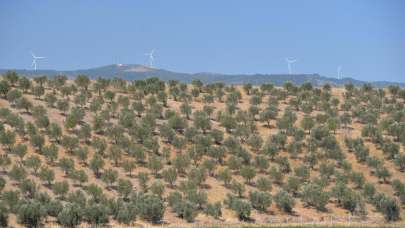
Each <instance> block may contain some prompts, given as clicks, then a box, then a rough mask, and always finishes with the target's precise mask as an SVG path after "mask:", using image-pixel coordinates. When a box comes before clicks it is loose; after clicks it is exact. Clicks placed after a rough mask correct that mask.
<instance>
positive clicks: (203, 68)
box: [0, 0, 405, 82]
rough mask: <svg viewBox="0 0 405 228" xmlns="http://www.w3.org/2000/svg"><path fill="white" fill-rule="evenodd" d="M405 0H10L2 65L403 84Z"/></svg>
mask: <svg viewBox="0 0 405 228" xmlns="http://www.w3.org/2000/svg"><path fill="white" fill-rule="evenodd" d="M404 12H405V1H402V0H389V1H383V0H356V1H353V0H329V1H325V0H305V1H302V0H295V1H294V0H283V1H282V0H280V1H273V0H262V1H261V0H252V1H243V0H240V1H239V0H233V1H231V0H223V1H218V0H204V1H189V0H170V1H168V0H161V1H157V0H137V1H130V0H116V1H112V0H109V1H107V0H86V1H78V0H59V1H54V0H49V1H45V0H38V1H32V0H18V1H12V0H4V1H0V68H13V69H29V68H31V62H32V57H31V54H30V52H31V51H32V52H34V53H35V54H36V55H37V56H45V57H47V59H45V60H42V61H40V62H39V65H38V67H39V69H56V70H74V69H87V68H93V67H98V66H103V65H107V64H113V63H122V64H144V65H147V64H148V57H147V56H145V53H146V52H149V51H150V50H151V49H155V50H156V51H155V66H156V67H157V68H163V69H166V70H171V71H176V72H188V73H196V72H216V73H227V74H232V73H244V74H251V73H287V72H288V70H287V64H286V61H285V58H286V57H289V58H296V59H297V62H296V63H294V64H293V66H292V70H293V73H319V74H321V75H325V76H330V77H336V76H337V68H338V66H339V65H341V66H342V75H343V76H346V77H353V78H356V79H360V80H367V81H376V80H387V81H398V82H405V13H404Z"/></svg>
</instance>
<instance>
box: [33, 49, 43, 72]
mask: <svg viewBox="0 0 405 228" xmlns="http://www.w3.org/2000/svg"><path fill="white" fill-rule="evenodd" d="M31 55H32V64H31V67H34V70H35V71H36V70H37V60H38V59H46V57H41V56H36V55H35V54H34V53H33V52H31Z"/></svg>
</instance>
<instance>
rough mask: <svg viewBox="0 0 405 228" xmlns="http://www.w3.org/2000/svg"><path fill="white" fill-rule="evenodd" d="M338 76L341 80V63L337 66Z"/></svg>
mask: <svg viewBox="0 0 405 228" xmlns="http://www.w3.org/2000/svg"><path fill="white" fill-rule="evenodd" d="M337 77H338V79H339V80H340V79H342V66H340V65H339V66H338V68H337Z"/></svg>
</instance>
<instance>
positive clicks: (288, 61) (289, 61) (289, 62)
mask: <svg viewBox="0 0 405 228" xmlns="http://www.w3.org/2000/svg"><path fill="white" fill-rule="evenodd" d="M285 61H286V62H287V66H288V74H292V70H291V64H293V63H295V62H297V60H296V59H290V58H285Z"/></svg>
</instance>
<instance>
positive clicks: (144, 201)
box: [0, 72, 405, 227]
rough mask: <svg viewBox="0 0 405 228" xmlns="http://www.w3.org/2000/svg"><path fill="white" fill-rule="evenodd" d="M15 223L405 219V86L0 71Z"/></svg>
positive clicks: (3, 210)
mask: <svg viewBox="0 0 405 228" xmlns="http://www.w3.org/2000/svg"><path fill="white" fill-rule="evenodd" d="M0 96H1V98H0V143H1V145H0V154H1V156H0V164H1V173H0V187H1V188H0V190H1V199H0V222H1V225H6V224H7V223H8V224H11V225H14V226H37V225H40V224H42V225H47V226H55V225H58V224H59V225H63V226H71V227H72V226H76V225H82V226H84V225H87V224H93V225H100V224H110V225H118V224H120V225H122V226H125V225H131V224H132V225H134V224H148V225H151V224H165V225H168V226H172V227H178V226H179V224H181V225H182V226H192V225H193V224H236V223H240V222H250V223H253V224H266V223H270V222H271V221H272V220H275V219H278V221H284V220H286V218H292V217H293V218H300V219H302V220H304V221H313V222H315V223H316V222H322V221H325V220H326V219H327V218H330V217H331V216H335V217H336V218H337V217H339V218H342V220H341V222H342V223H345V222H348V221H346V220H345V218H348V219H353V220H354V219H356V220H357V221H363V222H366V223H370V224H371V223H376V222H377V223H384V222H385V221H390V222H396V223H397V224H402V221H401V218H405V217H404V213H403V210H402V209H403V205H404V204H405V185H404V184H405V173H404V171H405V151H404V144H405V108H404V102H405V90H404V89H401V88H399V87H395V86H391V87H389V88H385V89H376V88H373V87H371V86H370V85H365V86H363V87H355V86H353V85H350V84H348V85H346V86H345V88H332V87H330V86H329V85H327V84H326V85H324V86H323V87H322V88H318V87H313V86H312V85H311V84H310V83H304V84H302V85H300V86H296V85H294V84H292V83H285V84H284V85H283V86H282V87H275V86H273V85H271V84H263V85H261V86H260V87H256V86H252V85H251V84H245V85H243V86H226V85H224V84H222V83H215V84H207V85H204V84H203V83H202V82H201V81H199V80H194V81H193V82H192V83H191V84H182V83H179V82H178V81H168V82H163V81H161V80H159V79H157V78H148V79H145V80H138V81H124V80H121V79H112V80H110V79H103V78H99V79H97V80H90V79H89V78H87V77H86V76H80V77H77V78H76V79H75V80H74V81H71V80H68V79H67V78H66V77H65V76H58V77H55V78H52V79H48V78H46V77H38V78H35V79H33V80H31V79H27V78H24V77H21V76H19V75H17V74H15V73H12V72H9V73H7V74H5V75H4V76H3V77H2V78H1V79H0Z"/></svg>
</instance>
